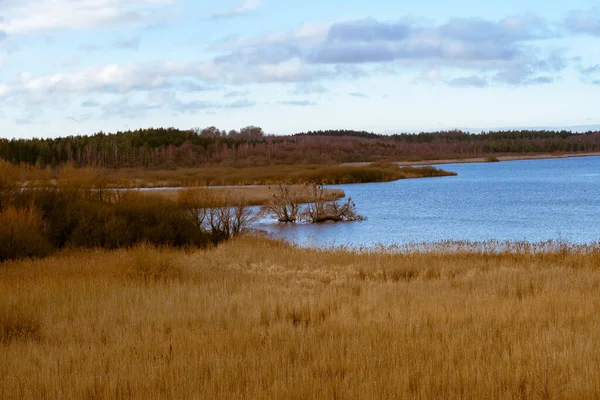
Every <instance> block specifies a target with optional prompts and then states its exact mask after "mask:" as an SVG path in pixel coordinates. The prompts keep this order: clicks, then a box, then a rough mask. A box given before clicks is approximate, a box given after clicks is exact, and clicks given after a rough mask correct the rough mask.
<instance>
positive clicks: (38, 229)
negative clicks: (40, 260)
mask: <svg viewBox="0 0 600 400" xmlns="http://www.w3.org/2000/svg"><path fill="white" fill-rule="evenodd" d="M52 250H53V248H52V245H51V244H50V241H49V240H48V238H47V237H46V236H45V234H44V224H43V222H42V217H41V214H40V213H39V212H38V211H37V210H35V209H34V208H27V209H17V208H15V207H13V206H9V207H6V208H5V209H4V210H2V211H0V262H1V261H5V260H14V259H20V258H26V257H43V256H46V255H48V254H50V253H51V252H52Z"/></svg>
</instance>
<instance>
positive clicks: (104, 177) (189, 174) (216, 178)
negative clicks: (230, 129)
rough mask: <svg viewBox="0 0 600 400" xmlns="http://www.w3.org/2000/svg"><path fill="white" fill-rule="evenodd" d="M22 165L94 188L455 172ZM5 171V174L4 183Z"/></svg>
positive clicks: (30, 174) (42, 176) (30, 175)
mask: <svg viewBox="0 0 600 400" xmlns="http://www.w3.org/2000/svg"><path fill="white" fill-rule="evenodd" d="M3 164H5V165H6V167H7V169H8V168H13V169H15V168H16V169H18V172H17V173H18V174H19V175H18V176H19V178H20V180H21V182H22V185H24V186H27V187H40V186H48V185H56V184H57V182H58V183H60V182H62V183H64V184H67V185H69V186H73V185H83V184H84V183H87V182H90V181H91V182H93V185H92V187H113V188H114V187H120V188H156V187H180V186H185V187H189V186H242V185H278V184H281V183H288V184H306V183H319V184H321V183H323V184H345V183H366V182H389V181H394V180H398V179H408V178H430V177H440V176H453V175H456V174H455V173H453V172H447V171H443V170H441V169H436V168H433V167H429V166H428V167H398V165H396V164H394V163H390V162H378V163H371V164H367V165H360V166H341V165H319V164H292V165H268V166H254V167H244V168H235V167H227V166H204V167H197V168H176V169H143V168H122V169H106V168H91V167H83V168H74V167H73V166H71V165H63V166H61V167H60V168H57V169H51V168H46V169H36V168H35V167H31V166H23V165H22V166H20V167H18V168H17V167H14V166H12V165H10V164H8V163H6V162H3V161H2V160H0V172H1V169H2V168H1V167H3ZM1 182H2V174H1V173H0V184H1Z"/></svg>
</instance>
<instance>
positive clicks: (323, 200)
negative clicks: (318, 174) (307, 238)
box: [302, 185, 364, 223]
mask: <svg viewBox="0 0 600 400" xmlns="http://www.w3.org/2000/svg"><path fill="white" fill-rule="evenodd" d="M311 190H312V199H313V202H311V203H309V204H308V205H307V206H306V208H305V210H304V212H303V213H302V219H303V220H305V221H307V222H311V223H322V222H328V221H333V222H342V221H361V220H363V219H364V217H362V216H361V215H359V214H358V213H357V212H356V204H355V203H354V202H353V201H352V198H349V199H348V200H346V201H345V202H342V201H339V200H328V199H327V197H326V195H325V188H324V186H323V185H313V186H312V187H311Z"/></svg>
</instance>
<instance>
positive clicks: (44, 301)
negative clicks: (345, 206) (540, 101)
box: [0, 237, 600, 399]
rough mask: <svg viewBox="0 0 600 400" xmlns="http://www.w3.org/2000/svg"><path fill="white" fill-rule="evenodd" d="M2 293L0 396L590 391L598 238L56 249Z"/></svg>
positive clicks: (593, 394) (599, 280)
mask: <svg viewBox="0 0 600 400" xmlns="http://www.w3.org/2000/svg"><path fill="white" fill-rule="evenodd" d="M534 250H536V249H535V248H534ZM0 293H1V294H2V295H1V296H0V398H1V399H43V398H50V399H67V398H73V399H74V398H82V399H109V398H110V399H122V398H136V399H152V398H173V399H175V398H177V399H183V398H188V399H208V398H222V399H235V398H249V399H259V398H291V399H313V398H315V399H319V398H328V399H344V398H346V399H349V398H353V399H358V398H361V399H366V398H390V399H392V398H393V399H399V398H418V399H432V398H439V399H453V398H461V399H468V398H477V399H514V398H521V399H552V398H559V399H560V398H565V399H575V398H577V399H592V398H600V249H598V248H567V247H560V246H557V247H556V249H554V250H551V251H546V252H538V251H531V248H528V247H527V246H525V245H524V246H523V247H521V248H519V247H516V248H514V249H513V250H512V251H510V252H499V253H497V254H492V253H486V254H482V253H481V251H478V250H477V249H469V246H466V247H464V248H463V249H454V250H453V249H450V248H448V247H447V246H445V245H437V246H434V247H430V248H425V249H416V250H414V251H409V252H407V253H404V254H398V253H395V254H394V253H392V252H390V251H385V250H378V251H362V252H360V251H348V250H327V251H324V250H323V251H319V250H311V249H300V248H295V247H293V246H290V245H288V244H285V243H283V242H280V241H274V240H269V239H266V238H260V237H240V238H237V239H235V240H233V241H230V242H227V243H225V244H223V245H221V246H219V247H217V248H212V249H208V250H194V251H184V250H172V249H163V250H161V249H155V248H150V247H144V246H142V247H138V248H135V249H132V250H116V251H106V250H65V251H63V252H62V253H60V254H58V255H55V256H52V257H49V258H46V259H42V260H34V261H31V260H26V261H15V262H6V263H4V264H0Z"/></svg>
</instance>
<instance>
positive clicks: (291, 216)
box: [263, 183, 301, 222]
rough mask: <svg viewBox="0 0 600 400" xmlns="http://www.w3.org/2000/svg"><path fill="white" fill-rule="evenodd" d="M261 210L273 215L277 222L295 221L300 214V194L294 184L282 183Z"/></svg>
mask: <svg viewBox="0 0 600 400" xmlns="http://www.w3.org/2000/svg"><path fill="white" fill-rule="evenodd" d="M263 210H264V211H265V212H267V213H270V214H273V215H275V217H276V218H277V220H278V221H279V222H296V221H297V220H298V217H299V214H300V211H301V210H300V195H299V193H298V189H297V188H296V187H295V186H292V185H289V184H286V183H282V184H280V185H278V186H277V190H276V192H275V194H274V195H273V198H272V199H271V201H270V202H269V204H267V205H266V206H264V208H263Z"/></svg>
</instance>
